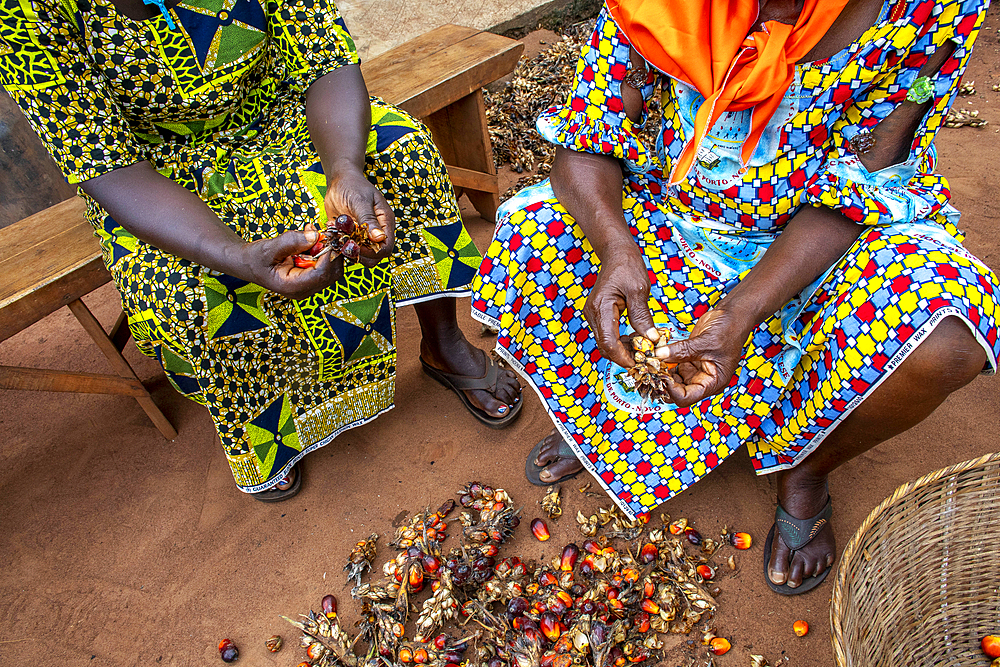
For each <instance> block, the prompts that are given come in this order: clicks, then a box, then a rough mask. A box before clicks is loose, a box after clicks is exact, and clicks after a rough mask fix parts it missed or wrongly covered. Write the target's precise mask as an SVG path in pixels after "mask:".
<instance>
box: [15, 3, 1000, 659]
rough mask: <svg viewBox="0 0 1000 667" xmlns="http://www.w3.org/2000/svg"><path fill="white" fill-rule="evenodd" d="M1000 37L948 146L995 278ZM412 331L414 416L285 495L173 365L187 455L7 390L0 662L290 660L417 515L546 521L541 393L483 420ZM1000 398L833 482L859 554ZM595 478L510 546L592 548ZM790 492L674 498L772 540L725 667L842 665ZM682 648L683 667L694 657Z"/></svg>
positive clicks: (53, 336) (481, 229)
mask: <svg viewBox="0 0 1000 667" xmlns="http://www.w3.org/2000/svg"><path fill="white" fill-rule="evenodd" d="M998 25H1000V21H997V20H996V18H995V17H991V18H990V20H989V21H988V26H989V28H990V29H988V30H985V31H984V32H983V34H982V35H981V37H980V42H979V45H978V47H977V50H976V53H975V55H974V56H973V62H972V66H971V67H970V70H969V73H968V74H967V75H966V80H974V81H975V82H976V83H977V88H978V90H979V92H978V94H977V95H976V96H974V97H970V98H961V99H960V100H959V102H958V104H960V105H965V106H969V107H970V108H977V109H979V110H980V111H981V113H982V116H983V117H984V118H986V119H987V120H989V122H990V124H989V125H987V126H986V127H985V128H982V129H970V128H961V129H945V130H943V131H942V133H941V135H940V136H939V139H938V147H939V150H940V154H941V170H942V171H943V172H944V173H945V174H947V175H948V177H949V179H950V180H951V185H952V189H953V194H954V203H955V204H956V205H957V206H958V208H959V209H960V210H962V211H963V212H964V216H963V226H964V228H965V229H966V230H967V232H968V239H967V245H968V247H969V249H970V250H972V251H973V252H974V253H976V254H977V255H978V256H979V257H980V258H982V259H983V260H984V261H985V262H986V263H987V264H988V265H990V266H991V267H993V269H994V270H997V269H998V268H1000V224H998V218H997V205H998V199H997V191H996V188H997V183H998V182H1000V180H998V178H997V175H998V168H997V165H996V162H995V161H996V159H997V157H998V155H1000V134H998V132H1000V113H998V108H1000V104H998V103H1000V93H997V92H994V91H992V90H991V85H992V84H993V83H994V82H1000V77H998V76H997V68H998V62H1000V57H998V53H1000V48H998V43H997V27H998ZM536 40H537V37H536ZM467 222H468V225H469V228H470V230H471V232H472V233H473V235H474V237H475V239H476V242H477V243H478V244H479V245H480V247H481V248H484V247H485V244H486V243H487V242H488V241H489V238H490V234H491V231H492V230H491V227H490V226H489V225H487V224H486V223H484V222H483V221H482V220H480V219H478V218H475V217H473V216H472V214H471V213H470V215H469V218H468V220H467ZM86 301H87V302H88V304H89V305H90V306H91V307H92V308H93V309H94V311H95V312H96V313H97V314H98V316H99V317H101V318H102V320H103V321H105V322H108V321H109V320H110V319H111V318H112V317H113V309H114V307H115V304H116V302H117V293H116V292H115V291H114V289H113V288H111V287H110V286H108V287H106V288H104V289H101V290H99V291H97V292H95V293H94V294H92V295H91V296H89V297H88V298H87V299H86ZM467 312H468V305H467V301H463V302H461V303H460V313H461V321H462V323H463V326H464V328H465V330H466V332H467V334H468V335H469V337H470V338H471V339H472V340H474V341H477V342H478V344H479V345H480V346H481V347H483V348H489V347H490V346H491V344H492V341H491V340H490V339H487V338H482V337H480V336H479V327H478V325H477V324H475V323H473V322H472V320H471V319H470V318H469V317H468V315H467V314H466V313H467ZM398 322H399V328H398V338H399V375H398V379H397V394H396V406H397V407H396V409H395V410H393V411H392V412H390V413H389V414H387V415H385V416H384V417H382V418H380V419H379V420H378V421H376V422H374V423H372V424H369V425H367V426H364V427H361V428H358V429H355V430H353V431H350V432H348V433H346V434H344V435H343V436H341V438H340V439H338V440H337V441H336V442H335V443H334V444H332V445H330V446H328V447H326V448H324V449H322V450H320V451H319V452H317V453H314V454H312V455H311V456H309V457H308V458H307V459H306V461H305V466H304V468H305V486H304V488H303V491H302V493H301V494H300V495H299V496H298V497H297V498H295V499H294V500H292V501H289V502H286V503H282V504H278V505H264V504H261V503H258V502H255V501H254V500H252V499H250V498H248V497H247V496H245V495H243V494H241V493H239V492H237V491H236V490H235V488H234V486H233V480H232V476H231V474H230V472H229V468H228V466H227V465H226V462H225V459H224V458H223V455H222V452H221V451H220V449H219V447H218V445H216V444H215V443H214V440H213V429H212V425H211V422H210V420H209V418H208V414H207V413H206V412H205V411H204V410H203V409H202V408H201V407H199V406H197V405H195V404H193V403H189V402H187V401H185V400H184V399H182V398H180V397H179V396H178V395H177V394H176V393H174V392H173V391H172V389H171V388H170V387H169V385H168V384H167V382H166V380H165V379H164V378H163V376H162V374H161V373H159V372H158V369H157V367H156V365H155V364H154V363H153V362H151V361H150V360H148V359H145V358H143V357H141V355H139V354H138V353H136V352H135V350H134V349H133V350H131V353H130V358H132V359H133V360H134V362H135V367H136V369H137V372H138V373H139V375H140V377H142V378H144V379H146V380H148V381H149V384H150V386H151V387H152V388H153V391H154V398H155V400H156V401H157V402H158V403H159V404H160V405H161V406H163V409H164V411H165V412H166V413H167V415H168V416H169V417H170V419H171V420H172V421H173V423H174V424H175V425H176V426H177V427H178V430H179V432H180V435H179V436H178V438H177V439H176V440H175V441H174V442H172V443H168V442H166V441H164V439H163V438H162V437H161V436H160V435H159V434H158V433H157V432H156V431H155V430H154V429H153V427H152V426H151V425H150V423H149V422H148V421H147V420H146V418H145V416H144V414H143V413H142V412H141V411H140V410H139V408H138V406H137V405H136V404H135V403H134V402H132V401H131V400H129V399H125V398H119V397H109V396H92V395H71V394H46V393H27V392H4V393H3V394H2V402H0V425H2V432H3V434H4V437H3V444H2V446H0V489H2V493H0V516H2V517H3V519H2V525H3V530H2V531H0V563H2V564H3V576H2V579H0V600H2V601H3V604H2V611H0V663H2V664H4V665H40V664H59V665H67V666H76V665H92V666H97V665H109V666H110V665H114V666H120V665H131V664H162V665H212V664H221V663H219V662H217V661H218V659H219V658H218V653H217V651H216V648H215V644H216V643H217V642H218V640H219V639H221V638H223V637H231V638H232V639H233V640H235V641H236V643H237V644H238V645H239V646H240V648H241V659H240V663H241V664H245V665H282V666H286V665H287V666H289V667H290V666H291V665H295V664H296V663H298V662H299V661H300V660H301V659H302V654H301V653H300V652H299V649H298V648H297V647H296V643H297V642H296V641H295V633H294V632H292V631H291V628H290V627H288V626H286V625H285V623H284V621H281V620H280V619H279V618H278V615H279V614H287V615H294V614H296V613H299V612H302V611H305V610H307V609H308V608H309V607H310V606H312V607H314V608H318V605H319V600H320V598H321V597H322V595H323V594H325V593H328V592H332V593H334V594H336V595H337V596H338V597H339V598H340V600H341V612H342V617H343V618H344V620H345V621H346V623H347V624H348V625H349V624H350V623H353V622H354V621H355V620H356V619H357V611H358V610H357V606H356V605H355V604H354V603H353V602H352V601H351V600H350V595H349V586H348V585H347V584H346V583H345V579H344V575H343V573H342V572H341V567H342V566H343V563H344V560H345V556H346V554H347V553H348V551H349V549H350V547H351V546H352V544H353V543H354V542H355V541H356V540H357V539H360V538H361V537H362V536H367V535H368V534H369V533H370V532H372V531H375V532H379V533H381V534H386V533H389V532H391V531H392V526H393V525H394V524H396V525H398V523H399V522H400V521H401V520H402V519H403V518H404V517H405V516H406V515H407V514H408V513H411V512H413V511H415V510H418V509H420V508H422V507H424V506H425V505H435V506H436V505H437V504H438V503H440V502H441V501H442V500H444V499H445V498H446V497H449V496H450V494H453V493H454V492H455V491H457V490H458V489H459V488H460V487H461V486H462V485H463V484H464V483H465V482H467V481H470V480H474V479H479V480H483V481H484V482H488V483H490V484H493V485H498V486H502V487H504V488H506V489H507V490H508V491H509V492H510V493H511V495H513V497H514V499H515V501H516V502H517V503H518V504H519V505H520V504H523V506H524V514H525V517H527V518H532V517H534V516H537V515H539V513H540V510H539V508H538V501H539V500H540V499H541V496H542V492H541V490H540V489H538V488H536V487H532V486H530V485H529V484H528V483H527V481H526V480H525V478H524V474H523V470H524V459H525V456H526V454H527V452H528V450H529V449H530V448H531V446H532V445H533V444H534V443H535V442H536V441H537V440H538V439H539V438H541V437H542V436H543V435H544V434H545V433H547V432H548V431H549V429H550V424H549V421H548V418H547V417H546V416H545V414H544V412H543V410H542V408H541V406H540V405H539V403H538V402H537V399H536V398H535V397H534V396H533V395H530V393H529V394H526V399H527V404H526V405H525V409H524V415H523V416H522V418H521V420H520V421H519V422H517V423H516V424H515V425H514V426H513V427H512V428H510V429H508V430H506V431H500V432H496V431H491V430H488V429H485V428H483V427H481V426H479V425H478V423H477V422H476V421H475V420H474V419H473V418H472V417H471V416H470V415H468V413H466V412H465V411H464V410H463V409H462V408H461V407H460V405H459V403H458V401H457V399H456V398H455V397H454V396H453V395H451V394H449V393H447V392H446V391H445V390H444V389H442V388H441V387H440V386H439V385H437V384H436V383H434V382H433V381H431V380H430V379H428V378H427V377H426V376H424V375H423V374H422V373H421V372H420V368H419V364H418V363H417V352H418V349H417V346H418V340H419V330H418V327H417V324H416V319H415V317H414V315H413V312H412V309H405V310H403V311H401V312H400V313H399V320H398ZM0 363H5V364H22V365H36V366H43V367H44V366H48V367H60V368H67V369H73V370H80V371H94V370H101V369H103V368H105V362H104V360H103V358H102V357H101V356H100V353H99V352H98V351H97V349H96V348H95V347H94V346H93V345H92V344H91V343H90V341H89V339H88V338H87V337H86V335H85V334H84V333H83V331H82V330H81V329H80V328H79V326H78V325H77V324H76V322H75V320H74V319H73V318H72V316H71V315H70V314H69V312H68V311H66V310H63V311H61V312H58V313H55V314H54V315H52V316H50V317H48V318H46V319H45V320H43V321H42V322H39V323H38V324H36V325H35V326H33V327H31V328H30V329H28V330H26V331H24V332H22V333H20V334H19V335H17V336H16V337H14V338H12V339H10V340H8V341H7V342H5V343H4V344H3V345H2V346H0ZM998 388H1000V385H998V384H997V382H996V380H993V379H990V378H981V379H979V380H977V381H975V382H973V383H972V384H971V385H970V386H968V387H966V388H965V389H963V390H962V391H960V392H958V393H957V394H955V395H954V396H953V397H951V398H950V399H949V400H948V402H947V403H946V404H945V405H944V406H942V407H941V408H940V409H939V410H938V411H937V412H936V413H935V414H934V415H932V416H931V417H930V418H929V419H928V420H926V421H925V422H924V423H923V424H921V425H919V426H918V427H917V428H914V429H912V430H911V431H910V432H908V433H906V434H904V435H902V436H899V437H897V438H895V439H893V440H892V441H890V442H887V443H885V444H883V445H881V446H879V447H877V448H875V449H874V450H873V451H871V452H869V453H867V454H865V455H863V456H861V457H859V458H858V459H856V460H854V461H852V462H850V463H848V464H846V465H844V466H843V467H842V468H841V469H840V470H838V471H837V472H836V473H835V474H834V475H833V476H832V477H831V480H830V487H831V493H832V495H833V497H834V503H835V508H836V514H835V519H834V520H835V529H836V534H837V540H838V544H839V546H840V548H841V549H842V548H843V546H844V545H845V544H846V543H847V541H848V540H849V539H850V537H851V535H852V534H853V533H854V531H855V529H856V527H857V526H858V525H859V524H860V522H861V521H862V519H863V518H864V517H865V516H866V515H867V514H868V512H869V511H870V510H871V509H872V508H873V507H874V506H875V505H876V504H877V503H878V502H880V501H881V500H882V499H883V498H884V497H886V496H887V495H889V494H890V493H891V492H892V490H893V489H894V488H896V486H898V485H899V484H901V483H903V482H905V481H907V480H911V479H914V478H916V477H918V476H920V475H923V474H925V473H927V472H930V471H932V470H935V469H938V468H941V467H943V466H946V465H949V464H952V463H956V462H959V461H962V460H966V459H969V458H972V457H975V456H978V455H980V454H983V453H986V452H988V451H993V450H995V449H996V447H997V445H996V433H997V432H998V426H1000V425H998V415H1000V401H998ZM580 483H582V482H580ZM580 483H575V482H574V483H568V484H566V485H565V486H564V490H565V501H564V506H565V508H566V515H565V516H564V517H563V518H562V519H561V520H560V521H559V522H557V523H555V524H553V525H552V532H553V539H552V540H551V541H550V542H548V543H547V544H548V545H550V546H549V548H548V550H547V551H546V550H545V549H544V547H543V545H541V544H539V543H538V542H535V541H534V540H533V539H532V538H530V536H529V535H528V532H527V528H526V523H525V524H523V527H522V528H521V529H520V531H519V533H518V535H517V538H516V539H515V540H514V541H513V543H511V544H510V546H509V547H507V548H506V549H507V550H508V552H510V553H518V554H520V555H522V556H525V555H527V556H532V557H536V558H537V557H541V556H543V555H547V556H551V555H552V554H553V553H555V551H556V550H558V549H559V548H560V547H561V545H562V544H564V543H566V542H568V541H571V540H577V541H578V540H580V539H581V538H580V536H579V533H578V532H577V530H576V528H575V526H574V523H573V519H572V516H573V515H574V514H575V510H576V509H577V508H578V507H583V508H585V509H587V508H591V509H592V508H594V507H596V506H597V504H598V503H599V502H600V499H588V498H584V497H583V496H582V495H581V494H580V493H578V491H577V487H578V486H579V484H580ZM773 502H774V483H773V478H772V477H755V476H754V474H753V472H752V470H751V468H750V464H749V460H748V458H747V456H746V454H745V453H744V452H740V453H737V454H736V455H734V456H732V457H731V458H730V459H729V460H728V461H727V462H726V463H725V464H723V465H722V466H721V467H720V469H719V470H718V471H717V472H715V473H713V474H712V475H710V476H709V477H708V478H707V479H705V480H704V481H703V482H701V483H699V484H698V485H696V486H695V487H694V488H692V489H690V490H689V491H687V492H685V493H683V494H681V495H680V496H679V497H677V498H676V499H674V500H671V501H670V502H669V503H667V504H666V505H665V506H663V507H662V508H661V509H662V511H664V512H667V513H669V514H671V515H673V516H674V517H679V516H686V517H688V518H690V519H692V520H693V521H694V522H695V523H696V525H697V526H698V527H699V528H700V530H701V531H702V532H703V533H704V534H706V535H708V534H712V533H716V534H717V533H718V532H719V531H720V530H721V529H722V527H723V526H724V525H729V526H738V527H740V529H742V530H746V531H748V532H750V533H751V534H752V535H753V537H754V546H753V548H752V549H751V550H750V551H747V552H740V553H739V555H738V556H737V562H738V570H737V571H736V572H735V573H731V574H725V576H724V577H723V578H722V579H721V581H720V584H719V585H720V587H721V588H722V590H723V594H722V596H721V597H720V598H719V602H720V609H719V612H718V614H717V619H716V626H717V629H718V633H719V634H721V635H724V636H726V637H729V638H730V639H731V640H732V643H733V647H734V648H733V650H732V651H731V652H730V653H729V654H728V655H726V656H724V657H721V658H716V664H717V665H719V667H726V666H728V665H741V666H745V665H747V664H748V663H749V660H748V658H747V655H748V653H761V654H763V655H765V656H766V657H767V658H768V659H769V660H771V662H772V663H773V662H775V661H777V660H778V659H780V658H781V657H782V656H783V655H785V654H787V655H788V656H789V658H790V661H789V664H791V665H830V664H833V657H832V651H831V649H830V640H829V596H830V592H831V589H832V581H833V577H832V576H831V577H830V578H829V580H828V582H827V583H825V584H824V585H823V586H822V587H821V588H819V589H817V590H816V591H814V592H812V593H810V594H808V595H805V596H801V597H797V598H783V597H779V596H777V595H775V594H773V593H772V592H771V591H770V590H769V589H768V588H767V586H766V585H765V583H764V579H763V572H762V558H763V555H762V550H763V549H762V547H763V542H764V537H765V535H766V533H767V530H768V528H769V527H770V524H771V517H772V512H773ZM604 504H607V502H606V501H605V502H604ZM452 541H454V538H451V539H450V540H449V542H448V543H446V545H447V544H449V543H450V542H452ZM383 544H384V542H383ZM384 553H385V551H384V550H383V554H384ZM382 560H383V558H382V557H381V556H380V558H379V560H378V562H379V563H381V562H382ZM722 572H725V569H723V570H722ZM796 619H805V620H807V621H808V622H809V623H810V625H811V626H812V632H811V633H810V634H809V635H808V636H807V637H805V638H802V639H799V638H796V637H795V636H794V634H793V633H792V622H793V621H794V620H796ZM276 632H277V633H281V634H282V635H284V636H285V638H286V640H287V644H288V646H287V648H286V649H284V650H283V651H282V652H280V653H278V654H273V655H272V654H269V653H267V652H266V651H265V649H264V640H265V638H267V637H268V636H270V635H271V634H273V633H276ZM678 655H679V654H678V653H672V654H671V658H672V659H671V660H669V661H666V662H664V663H663V664H664V665H669V666H670V667H673V665H674V664H681V663H680V661H679V660H678V659H674V658H676V656H678ZM682 664H686V661H684V663H682Z"/></svg>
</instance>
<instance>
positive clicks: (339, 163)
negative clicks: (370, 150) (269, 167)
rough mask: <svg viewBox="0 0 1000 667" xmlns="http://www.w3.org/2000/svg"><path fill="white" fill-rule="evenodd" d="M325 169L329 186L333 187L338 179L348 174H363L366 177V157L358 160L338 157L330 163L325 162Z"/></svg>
mask: <svg viewBox="0 0 1000 667" xmlns="http://www.w3.org/2000/svg"><path fill="white" fill-rule="evenodd" d="M323 170H324V171H325V172H326V185H327V187H331V186H332V185H333V184H334V183H336V182H337V181H338V180H340V179H343V178H344V177H346V176H361V177H362V178H364V175H365V169H364V158H362V159H361V160H360V161H358V160H352V159H350V158H347V157H338V158H336V159H334V160H331V161H330V162H329V164H325V163H324V165H323Z"/></svg>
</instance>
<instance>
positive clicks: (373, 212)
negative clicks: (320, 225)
mask: <svg viewBox="0 0 1000 667" xmlns="http://www.w3.org/2000/svg"><path fill="white" fill-rule="evenodd" d="M323 203H324V204H325V206H326V215H327V218H329V219H330V220H333V219H334V218H336V217H337V216H340V215H345V214H346V215H349V216H351V217H352V218H354V221H355V222H356V223H357V224H359V225H361V226H362V227H366V228H367V229H368V238H370V239H371V240H372V242H373V243H375V244H377V245H378V248H379V249H378V252H373V251H372V250H371V249H370V248H367V247H366V246H361V258H360V259H359V260H358V261H360V262H361V264H362V265H364V266H365V267H367V268H371V267H373V266H375V265H376V264H378V263H379V262H381V261H382V260H383V259H385V258H386V257H388V256H389V255H391V254H392V247H393V244H394V242H395V233H396V214H395V213H394V212H393V210H392V207H391V206H389V202H387V201H386V199H385V197H384V196H383V195H382V193H381V192H379V191H378V188H376V187H375V186H374V185H372V184H371V183H370V182H369V181H368V179H367V178H365V175H364V174H363V173H361V172H360V171H357V170H356V169H344V170H341V171H338V172H337V173H335V174H334V175H332V176H331V177H330V178H328V179H327V191H326V198H325V200H324V202H323Z"/></svg>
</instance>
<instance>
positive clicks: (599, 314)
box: [583, 241, 659, 368]
mask: <svg viewBox="0 0 1000 667" xmlns="http://www.w3.org/2000/svg"><path fill="white" fill-rule="evenodd" d="M623 245H624V247H623V248H622V249H621V250H620V251H618V252H613V253H608V256H609V257H613V258H614V259H612V260H611V261H609V262H606V263H602V264H601V272H600V274H599V275H598V276H597V282H596V283H594V287H593V289H591V290H590V294H589V295H588V296H587V303H586V304H585V305H584V307H583V316H584V317H585V318H587V323H588V324H589V325H590V330H591V331H593V332H594V337H595V338H596V339H597V347H598V349H600V351H601V354H602V355H604V357H605V358H607V359H610V360H611V361H613V362H615V363H616V364H618V365H619V366H622V367H623V368H631V367H632V366H634V365H635V361H634V359H633V358H632V352H631V351H630V350H628V349H626V347H625V346H624V345H623V344H622V341H621V340H620V338H619V322H620V321H621V315H622V313H623V312H625V311H626V309H627V310H628V320H629V323H630V324H631V325H632V328H633V329H634V330H635V331H639V332H644V335H645V336H646V337H647V338H649V339H650V340H653V341H656V340H657V339H659V335H658V334H657V332H656V327H655V326H654V325H653V316H652V315H651V314H650V312H649V274H648V273H646V263H645V262H644V261H643V259H642V253H641V251H640V250H639V247H638V246H637V245H635V243H634V242H631V241H630V242H629V243H626V244H623ZM628 246H631V248H629V247H628Z"/></svg>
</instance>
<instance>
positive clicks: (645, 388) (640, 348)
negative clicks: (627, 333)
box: [628, 329, 677, 403]
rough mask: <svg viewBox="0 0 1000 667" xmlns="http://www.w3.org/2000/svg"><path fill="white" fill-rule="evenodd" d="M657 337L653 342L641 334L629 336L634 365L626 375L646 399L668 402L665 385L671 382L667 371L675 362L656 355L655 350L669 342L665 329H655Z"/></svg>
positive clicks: (674, 365) (668, 334)
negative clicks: (666, 360)
mask: <svg viewBox="0 0 1000 667" xmlns="http://www.w3.org/2000/svg"><path fill="white" fill-rule="evenodd" d="M657 333H659V334H660V337H659V339H658V340H657V341H656V342H655V343H654V342H653V341H651V340H650V339H648V338H646V337H645V336H643V335H641V334H635V335H633V336H632V338H631V343H632V350H633V359H634V360H635V366H633V367H632V368H630V369H629V371H628V375H629V377H630V378H632V381H633V382H635V390H636V392H637V393H638V394H639V395H640V396H642V397H643V398H645V399H646V400H648V401H656V402H658V403H659V402H663V403H669V402H670V396H669V395H668V394H667V385H669V384H670V383H671V382H673V379H672V378H671V377H670V373H669V371H670V370H671V369H673V368H674V367H676V366H677V364H668V363H667V362H665V361H662V360H660V359H659V358H658V357H657V356H656V351H657V350H660V349H663V348H665V347H666V346H667V345H668V344H669V343H670V333H669V331H668V330H667V329H657Z"/></svg>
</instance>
